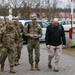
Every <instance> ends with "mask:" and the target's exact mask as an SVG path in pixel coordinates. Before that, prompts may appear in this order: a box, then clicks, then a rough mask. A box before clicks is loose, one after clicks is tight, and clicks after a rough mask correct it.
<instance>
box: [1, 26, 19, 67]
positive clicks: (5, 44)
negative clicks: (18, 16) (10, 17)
mask: <svg viewBox="0 0 75 75" xmlns="http://www.w3.org/2000/svg"><path fill="white" fill-rule="evenodd" d="M7 26H8V25H7ZM7 26H5V27H3V28H2V29H1V30H0V31H1V32H2V35H1V36H0V44H2V48H3V49H2V52H3V59H2V60H1V64H4V63H5V60H6V58H7V56H8V59H9V65H10V66H14V58H15V50H16V44H18V34H17V32H16V30H15V29H14V27H13V26H12V27H11V29H8V28H7Z"/></svg>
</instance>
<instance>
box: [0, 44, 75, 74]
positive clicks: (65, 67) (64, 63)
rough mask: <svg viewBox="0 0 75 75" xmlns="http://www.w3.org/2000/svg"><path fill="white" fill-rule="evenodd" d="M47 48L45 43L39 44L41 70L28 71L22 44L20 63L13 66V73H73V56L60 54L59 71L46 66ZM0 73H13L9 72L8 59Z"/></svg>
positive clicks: (24, 48) (74, 69) (26, 57)
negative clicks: (14, 71)
mask: <svg viewBox="0 0 75 75" xmlns="http://www.w3.org/2000/svg"><path fill="white" fill-rule="evenodd" d="M47 55H48V53H47V50H46V48H45V44H41V60H40V68H41V71H30V70H29V68H30V66H29V63H28V54H27V50H26V45H24V46H23V50H22V57H21V60H20V65H19V66H17V67H15V70H16V73H15V74H14V75H75V57H73V56H68V55H64V54H62V56H61V59H60V63H59V69H60V70H59V72H58V73H56V72H54V71H53V70H49V69H48V68H47V63H48V61H47ZM0 75H13V74H10V73H9V65H8V60H7V61H6V63H5V70H4V72H3V73H1V72H0Z"/></svg>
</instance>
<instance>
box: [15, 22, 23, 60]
mask: <svg viewBox="0 0 75 75" xmlns="http://www.w3.org/2000/svg"><path fill="white" fill-rule="evenodd" d="M14 28H15V29H16V30H17V32H18V35H19V40H18V47H17V52H16V58H15V60H16V61H17V60H19V59H20V56H21V50H22V46H23V39H22V32H23V25H22V24H21V23H18V24H14Z"/></svg>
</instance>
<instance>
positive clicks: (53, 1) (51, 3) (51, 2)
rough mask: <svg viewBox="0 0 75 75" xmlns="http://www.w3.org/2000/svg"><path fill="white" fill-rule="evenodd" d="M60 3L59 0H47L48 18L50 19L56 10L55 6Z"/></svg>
mask: <svg viewBox="0 0 75 75" xmlns="http://www.w3.org/2000/svg"><path fill="white" fill-rule="evenodd" d="M59 3H60V0H47V4H48V6H47V9H48V12H49V13H48V16H49V20H52V19H53V18H54V16H55V14H56V12H57V6H58V4H59Z"/></svg>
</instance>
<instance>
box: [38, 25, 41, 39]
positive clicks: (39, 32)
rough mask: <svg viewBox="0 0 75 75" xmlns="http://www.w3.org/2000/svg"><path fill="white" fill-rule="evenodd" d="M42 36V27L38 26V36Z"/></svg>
mask: <svg viewBox="0 0 75 75" xmlns="http://www.w3.org/2000/svg"><path fill="white" fill-rule="evenodd" d="M41 37H42V28H41V26H39V31H38V38H41Z"/></svg>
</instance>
